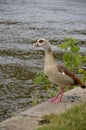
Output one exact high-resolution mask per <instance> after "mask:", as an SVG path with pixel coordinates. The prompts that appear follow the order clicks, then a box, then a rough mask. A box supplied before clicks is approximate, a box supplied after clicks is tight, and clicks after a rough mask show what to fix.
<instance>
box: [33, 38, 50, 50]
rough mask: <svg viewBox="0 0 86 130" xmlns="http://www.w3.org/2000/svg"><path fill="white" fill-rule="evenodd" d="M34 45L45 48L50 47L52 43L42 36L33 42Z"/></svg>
mask: <svg viewBox="0 0 86 130" xmlns="http://www.w3.org/2000/svg"><path fill="white" fill-rule="evenodd" d="M33 46H34V47H42V48H43V49H44V50H48V49H50V43H49V41H48V40H46V39H44V38H40V39H38V40H37V42H36V43H34V44H33Z"/></svg>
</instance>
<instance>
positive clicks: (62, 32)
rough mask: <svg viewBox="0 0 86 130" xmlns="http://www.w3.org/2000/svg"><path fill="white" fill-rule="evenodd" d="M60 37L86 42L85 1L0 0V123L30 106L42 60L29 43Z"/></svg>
mask: <svg viewBox="0 0 86 130" xmlns="http://www.w3.org/2000/svg"><path fill="white" fill-rule="evenodd" d="M64 36H68V37H75V38H77V39H79V40H80V41H86V1H85V0H70V1H69V0H15V1H14V0H0V121H2V120H3V119H6V118H7V117H10V116H12V115H13V113H14V112H15V111H18V110H19V109H23V108H26V107H30V106H31V102H32V98H33V96H34V94H35V91H36V89H37V88H38V86H36V85H34V84H33V78H34V76H35V74H36V73H37V72H38V71H41V70H42V68H43V60H44V56H43V52H42V51H39V50H37V51H35V50H34V49H33V48H32V43H33V42H34V41H35V40H36V39H38V38H40V37H44V38H47V39H49V40H51V39H62V38H63V37H64ZM84 51H85V53H86V48H84Z"/></svg>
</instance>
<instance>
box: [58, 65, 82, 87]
mask: <svg viewBox="0 0 86 130" xmlns="http://www.w3.org/2000/svg"><path fill="white" fill-rule="evenodd" d="M57 68H58V71H59V72H61V73H62V74H66V75H68V76H69V77H71V78H72V79H73V80H74V83H75V84H79V85H80V86H82V81H81V80H80V79H79V78H78V77H77V76H76V75H75V74H73V73H72V72H70V71H69V70H68V69H67V68H66V67H64V66H63V65H59V64H58V65H57Z"/></svg>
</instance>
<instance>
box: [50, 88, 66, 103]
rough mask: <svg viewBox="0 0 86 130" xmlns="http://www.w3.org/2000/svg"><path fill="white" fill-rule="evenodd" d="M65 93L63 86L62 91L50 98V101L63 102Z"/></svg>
mask: <svg viewBox="0 0 86 130" xmlns="http://www.w3.org/2000/svg"><path fill="white" fill-rule="evenodd" d="M63 93H64V88H61V91H60V92H59V93H58V94H57V95H56V96H55V97H53V98H50V99H48V101H49V102H53V103H59V102H61V100H62V96H63Z"/></svg>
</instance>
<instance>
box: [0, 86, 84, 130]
mask: <svg viewBox="0 0 86 130" xmlns="http://www.w3.org/2000/svg"><path fill="white" fill-rule="evenodd" d="M82 102H86V89H82V88H80V87H77V88H74V89H72V90H69V91H67V92H65V93H64V96H63V101H62V103H59V104H53V103H49V102H44V103H42V104H39V105H37V106H35V107H32V108H29V109H28V110H26V111H23V112H21V113H19V114H17V115H16V116H15V117H12V118H9V119H7V120H5V121H3V122H1V123H0V130H28V129H29V130H36V128H38V127H39V126H40V124H39V121H41V120H42V117H43V116H44V115H48V114H50V113H54V114H59V113H63V112H65V110H67V109H70V108H72V107H73V106H76V105H80V103H82Z"/></svg>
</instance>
